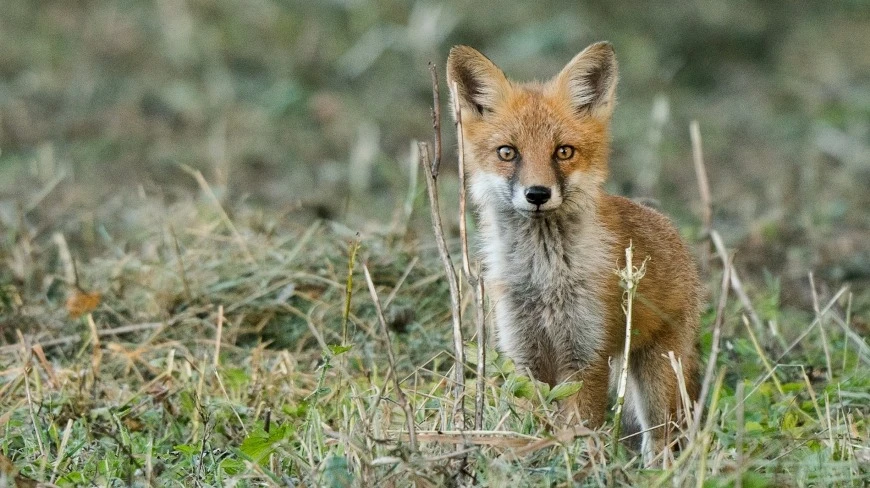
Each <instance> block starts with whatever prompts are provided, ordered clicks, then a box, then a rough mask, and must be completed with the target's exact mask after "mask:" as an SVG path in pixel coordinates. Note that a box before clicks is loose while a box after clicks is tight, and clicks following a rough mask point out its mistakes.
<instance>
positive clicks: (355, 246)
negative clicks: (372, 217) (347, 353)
mask: <svg viewBox="0 0 870 488" xmlns="http://www.w3.org/2000/svg"><path fill="white" fill-rule="evenodd" d="M357 251H359V239H356V240H354V241H353V242H351V243H350V257H349V258H348V260H347V280H346V282H345V288H344V290H345V291H344V312H343V313H342V314H341V345H342V346H346V345H347V320H348V318H349V317H350V299H351V297H352V296H353V268H354V265H355V264H356V253H357Z"/></svg>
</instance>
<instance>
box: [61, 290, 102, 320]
mask: <svg viewBox="0 0 870 488" xmlns="http://www.w3.org/2000/svg"><path fill="white" fill-rule="evenodd" d="M102 298H103V296H102V295H101V294H100V293H99V292H96V291H95V292H91V293H88V292H86V291H80V290H76V291H74V292H73V294H72V295H70V297H69V298H67V300H66V310H67V312H69V316H70V318H74V319H77V318H79V317H81V316H82V315H84V314H86V313H91V312H93V311H94V310H95V309H96V308H97V307H98V306H100V300H101V299H102Z"/></svg>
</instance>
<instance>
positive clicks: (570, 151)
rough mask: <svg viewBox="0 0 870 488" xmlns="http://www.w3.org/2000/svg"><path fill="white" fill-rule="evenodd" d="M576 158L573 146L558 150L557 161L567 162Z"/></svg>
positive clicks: (560, 147)
mask: <svg viewBox="0 0 870 488" xmlns="http://www.w3.org/2000/svg"><path fill="white" fill-rule="evenodd" d="M573 156H574V147H573V146H559V147H557V148H556V159H558V160H559V161H566V160H568V159H571V157H573Z"/></svg>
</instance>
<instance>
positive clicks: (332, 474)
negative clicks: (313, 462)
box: [320, 456, 353, 488]
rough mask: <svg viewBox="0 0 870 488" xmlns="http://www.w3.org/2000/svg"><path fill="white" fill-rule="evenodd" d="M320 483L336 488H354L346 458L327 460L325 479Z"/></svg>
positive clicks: (335, 457)
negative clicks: (350, 487)
mask: <svg viewBox="0 0 870 488" xmlns="http://www.w3.org/2000/svg"><path fill="white" fill-rule="evenodd" d="M320 481H321V486H329V487H335V488H341V487H345V486H353V477H352V475H351V472H350V467H349V466H348V464H347V458H346V457H344V456H329V457H328V458H326V463H325V466H324V469H323V477H322V478H321V480H320Z"/></svg>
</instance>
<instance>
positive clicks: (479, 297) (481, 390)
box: [474, 279, 486, 430]
mask: <svg viewBox="0 0 870 488" xmlns="http://www.w3.org/2000/svg"><path fill="white" fill-rule="evenodd" d="M483 291H484V290H483V279H478V280H477V283H476V284H475V285H474V303H475V312H476V313H475V316H474V322H475V323H476V324H477V393H476V396H475V399H474V428H475V429H476V430H480V429H482V428H483V409H484V405H485V403H486V395H485V393H486V322H485V320H486V317H485V313H484V309H483V296H484V295H483Z"/></svg>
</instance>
